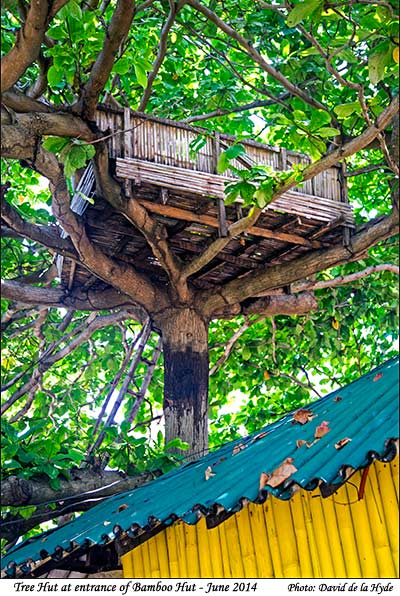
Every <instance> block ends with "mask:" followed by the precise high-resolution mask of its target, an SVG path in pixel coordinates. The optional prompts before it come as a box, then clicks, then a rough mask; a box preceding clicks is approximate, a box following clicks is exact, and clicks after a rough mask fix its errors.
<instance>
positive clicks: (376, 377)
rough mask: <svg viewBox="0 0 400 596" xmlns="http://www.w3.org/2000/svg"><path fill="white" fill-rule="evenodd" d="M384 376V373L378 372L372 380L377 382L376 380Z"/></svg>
mask: <svg viewBox="0 0 400 596" xmlns="http://www.w3.org/2000/svg"><path fill="white" fill-rule="evenodd" d="M382 377H383V374H382V373H377V374H376V375H375V376H374V378H373V379H372V380H373V382H374V383H375V381H379V379H381V378H382Z"/></svg>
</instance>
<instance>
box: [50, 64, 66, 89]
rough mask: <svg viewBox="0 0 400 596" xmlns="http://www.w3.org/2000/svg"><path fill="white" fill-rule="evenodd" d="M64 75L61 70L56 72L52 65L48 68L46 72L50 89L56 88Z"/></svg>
mask: <svg viewBox="0 0 400 596" xmlns="http://www.w3.org/2000/svg"><path fill="white" fill-rule="evenodd" d="M63 77H64V73H63V71H62V70H58V68H56V67H55V66H54V65H53V66H50V68H49V70H48V72H47V80H48V83H49V85H50V87H57V85H58V84H59V83H61V81H62V80H63Z"/></svg>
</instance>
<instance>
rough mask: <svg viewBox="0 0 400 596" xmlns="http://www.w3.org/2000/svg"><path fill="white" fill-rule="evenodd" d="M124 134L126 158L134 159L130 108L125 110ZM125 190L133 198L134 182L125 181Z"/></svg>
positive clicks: (123, 143)
mask: <svg viewBox="0 0 400 596" xmlns="http://www.w3.org/2000/svg"><path fill="white" fill-rule="evenodd" d="M123 122H124V124H123V126H124V131H126V132H124V133H123V135H122V139H121V145H122V147H123V153H124V157H125V158H127V157H132V148H133V138H132V131H131V130H130V128H131V110H130V108H124V120H123ZM124 190H125V194H126V196H128V197H131V196H132V182H131V181H130V180H127V179H125V180H124Z"/></svg>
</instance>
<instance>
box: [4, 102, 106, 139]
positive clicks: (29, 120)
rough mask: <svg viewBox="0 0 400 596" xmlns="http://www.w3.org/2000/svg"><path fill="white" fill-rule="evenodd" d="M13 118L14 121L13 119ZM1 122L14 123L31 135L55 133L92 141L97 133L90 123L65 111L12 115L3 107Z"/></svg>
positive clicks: (5, 123)
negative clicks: (89, 125)
mask: <svg viewBox="0 0 400 596" xmlns="http://www.w3.org/2000/svg"><path fill="white" fill-rule="evenodd" d="M12 120H13V121H12ZM1 124H2V125H5V126H4V128H6V126H7V125H8V126H10V125H14V126H17V127H20V128H21V129H23V130H25V131H26V132H27V134H30V135H31V136H34V137H35V136H38V137H39V136H43V135H55V136H58V137H72V138H75V139H81V140H83V141H87V142H89V143H90V142H91V141H94V140H95V139H96V135H95V134H94V133H93V132H92V131H91V130H90V128H89V127H88V125H87V124H86V123H85V122H84V121H83V120H82V119H81V118H79V117H78V116H73V115H72V114H67V113H65V112H58V113H54V112H53V113H48V112H42V113H40V112H31V113H21V114H17V113H16V114H13V117H12V118H11V115H10V113H9V112H6V111H5V110H3V109H2V111H1Z"/></svg>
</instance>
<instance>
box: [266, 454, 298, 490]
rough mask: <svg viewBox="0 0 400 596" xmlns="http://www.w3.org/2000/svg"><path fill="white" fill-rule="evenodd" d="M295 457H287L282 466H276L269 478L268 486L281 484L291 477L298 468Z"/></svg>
mask: <svg viewBox="0 0 400 596" xmlns="http://www.w3.org/2000/svg"><path fill="white" fill-rule="evenodd" d="M293 462H294V459H293V457H287V458H286V459H285V461H283V462H282V463H281V465H280V466H278V467H277V468H276V470H274V471H273V472H272V474H271V476H270V477H269V478H268V481H267V484H268V486H272V487H275V486H279V485H280V484H282V482H284V481H285V480H287V479H288V478H289V476H291V475H292V474H294V472H297V468H296V467H295V466H294V465H293Z"/></svg>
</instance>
